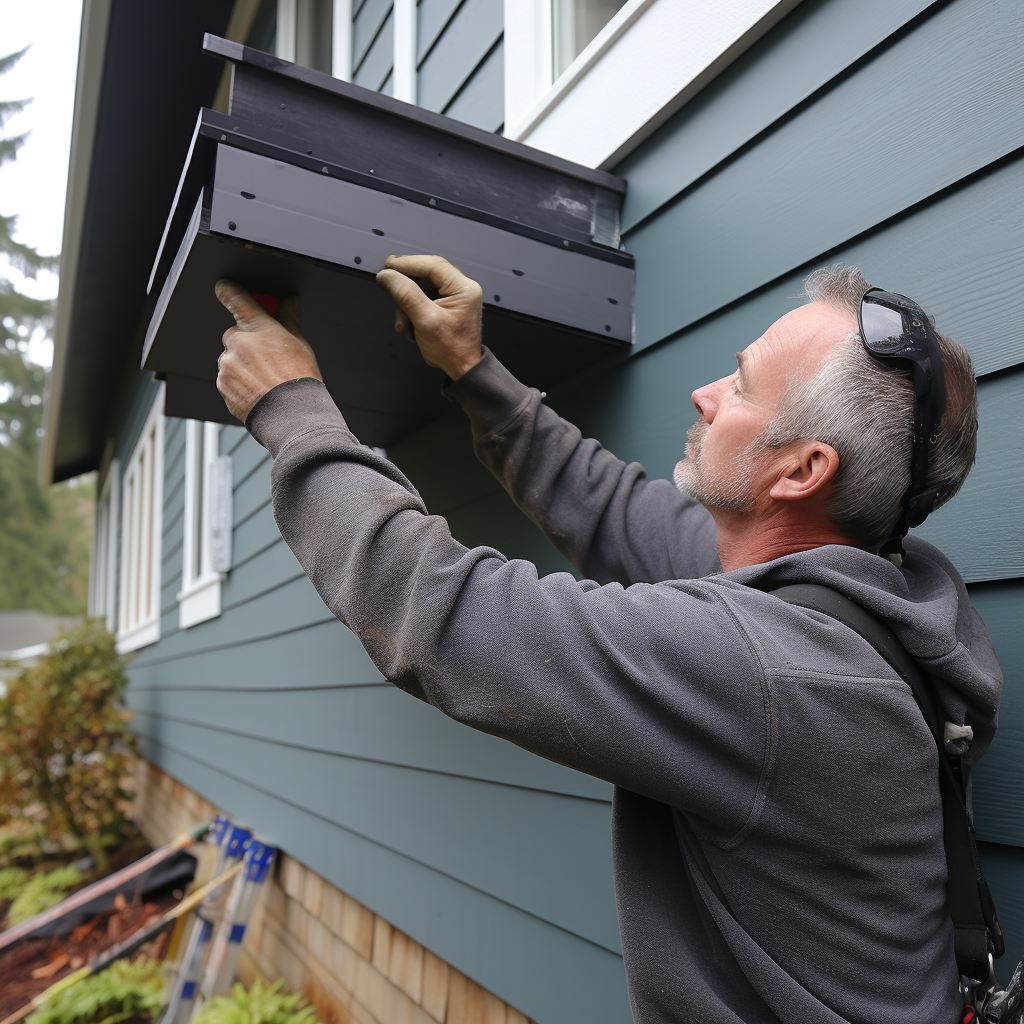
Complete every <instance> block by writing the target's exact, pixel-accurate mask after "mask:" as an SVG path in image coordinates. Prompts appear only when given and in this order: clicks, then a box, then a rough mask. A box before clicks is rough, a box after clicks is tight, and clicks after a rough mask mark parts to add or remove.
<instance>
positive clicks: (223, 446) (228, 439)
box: [219, 423, 251, 455]
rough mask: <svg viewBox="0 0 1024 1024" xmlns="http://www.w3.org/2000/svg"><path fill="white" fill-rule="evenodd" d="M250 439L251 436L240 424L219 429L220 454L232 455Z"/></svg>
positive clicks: (231, 424)
mask: <svg viewBox="0 0 1024 1024" xmlns="http://www.w3.org/2000/svg"><path fill="white" fill-rule="evenodd" d="M250 439H251V435H250V433H249V431H248V430H246V429H245V427H243V426H242V425H241V424H240V423H237V424H236V423H229V424H227V425H226V426H223V427H221V428H220V438H219V447H220V454H221V455H233V454H234V453H235V452H236V451H237V449H238V448H239V447H241V446H242V445H243V444H245V443H246V442H247V441H249V440H250Z"/></svg>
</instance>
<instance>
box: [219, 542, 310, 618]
mask: <svg viewBox="0 0 1024 1024" xmlns="http://www.w3.org/2000/svg"><path fill="white" fill-rule="evenodd" d="M274 533H275V534H277V529H276V527H275V529H274ZM277 536H278V540H277V542H276V543H274V544H272V545H271V546H270V547H269V548H267V549H266V550H265V551H263V552H262V554H260V555H259V556H257V557H256V558H251V559H249V560H248V561H247V562H245V564H244V565H241V566H239V567H238V568H235V569H232V570H231V572H230V573H229V574H228V576H227V579H225V581H224V582H223V583H222V584H221V591H220V594H221V606H222V607H224V608H228V607H234V606H236V605H240V604H243V603H245V602H247V601H250V600H252V599H253V597H254V596H255V595H256V594H260V593H263V592H265V591H270V590H273V589H275V588H277V587H281V586H284V585H286V584H287V583H289V582H290V581H292V580H294V579H295V578H296V577H297V576H299V575H302V566H301V565H299V561H298V559H297V558H296V557H295V556H294V555H293V554H292V553H291V549H290V548H289V547H288V545H287V544H285V542H284V541H283V540H281V539H280V535H279V534H277Z"/></svg>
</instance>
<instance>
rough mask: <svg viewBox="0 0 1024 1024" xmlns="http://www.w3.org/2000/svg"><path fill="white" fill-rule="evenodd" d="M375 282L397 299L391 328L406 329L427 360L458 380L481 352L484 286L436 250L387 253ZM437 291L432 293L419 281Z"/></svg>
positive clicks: (400, 331)
mask: <svg viewBox="0 0 1024 1024" xmlns="http://www.w3.org/2000/svg"><path fill="white" fill-rule="evenodd" d="M384 266H385V269H384V270H382V271H381V272H380V273H379V274H378V275H377V283H378V284H379V285H380V286H381V287H382V288H383V289H384V290H385V291H386V292H387V293H388V294H389V295H390V296H391V298H393V299H394V300H395V305H397V306H398V309H397V310H396V312H395V330H396V331H397V332H398V333H399V334H406V335H410V336H411V338H412V340H413V341H415V342H416V344H417V345H418V346H419V349H420V354H421V355H422V356H423V358H424V360H426V362H427V365H429V366H438V367H440V368H441V369H442V370H444V372H445V373H447V374H448V376H449V377H451V379H452V380H457V379H458V378H459V377H461V376H462V375H463V374H464V373H466V372H467V371H468V370H470V369H472V368H473V367H474V366H476V364H477V363H478V362H480V359H481V358H482V357H483V349H482V348H481V340H480V337H481V334H480V332H481V320H482V317H483V291H482V290H481V288H480V285H479V284H477V283H476V281H472V280H470V278H468V277H466V275H465V274H463V273H462V271H461V270H459V269H458V267H453V266H452V265H451V264H450V263H449V262H448V261H447V260H445V259H442V258H441V257H440V256H389V257H388V258H387V262H386V263H385V265H384ZM424 280H425V281H429V283H430V284H432V285H433V286H434V287H435V288H436V289H437V291H438V293H439V296H438V298H436V299H430V298H429V297H428V296H427V295H426V294H425V293H424V291H423V289H422V288H421V287H420V285H419V284H418V283H417V282H418V281H424Z"/></svg>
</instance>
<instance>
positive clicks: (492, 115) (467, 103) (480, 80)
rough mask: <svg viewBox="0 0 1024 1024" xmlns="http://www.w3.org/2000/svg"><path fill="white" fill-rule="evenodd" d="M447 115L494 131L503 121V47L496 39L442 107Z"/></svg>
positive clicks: (485, 129) (502, 42) (502, 41)
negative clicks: (462, 84) (485, 54)
mask: <svg viewBox="0 0 1024 1024" xmlns="http://www.w3.org/2000/svg"><path fill="white" fill-rule="evenodd" d="M444 113H445V114H446V115H447V116H448V117H454V118H455V120H456V121H463V122H464V123H465V124H471V125H473V126H474V127H476V128H483V129H484V131H488V132H496V131H497V130H498V129H499V128H500V127H501V125H502V122H503V121H504V120H505V46H504V40H501V41H499V42H498V44H497V45H496V46H495V47H494V49H493V50H491V52H490V53H489V54H487V56H486V57H485V58H484V59H483V61H482V62H481V63H480V66H479V67H478V68H477V69H476V70H475V71H474V72H473V74H472V75H471V76H470V78H469V80H468V81H467V82H466V84H465V85H464V86H463V87H462V88H461V89H460V90H459V92H458V93H457V94H456V96H455V98H454V99H453V100H452V101H451V102H450V103H449V104H448V106H447V107H445V109H444Z"/></svg>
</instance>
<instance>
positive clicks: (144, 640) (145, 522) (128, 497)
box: [117, 385, 164, 654]
mask: <svg viewBox="0 0 1024 1024" xmlns="http://www.w3.org/2000/svg"><path fill="white" fill-rule="evenodd" d="M163 472H164V389H163V385H161V386H160V391H159V392H158V394H157V397H156V400H155V401H154V402H153V407H152V409H151V410H150V413H149V416H147V417H146V424H145V426H144V427H143V428H142V434H141V436H140V437H139V440H138V443H137V444H136V445H135V451H133V452H132V456H131V458H130V459H129V460H128V465H127V467H126V468H125V472H124V477H123V478H122V481H121V587H120V594H119V600H118V629H117V648H118V650H119V651H120V652H121V653H122V654H123V653H125V652H126V651H134V650H136V649H137V648H139V647H145V646H146V644H152V643H156V641H157V640H159V639H160V548H161V543H160V542H161V539H162V530H163V515H162V513H163Z"/></svg>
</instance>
